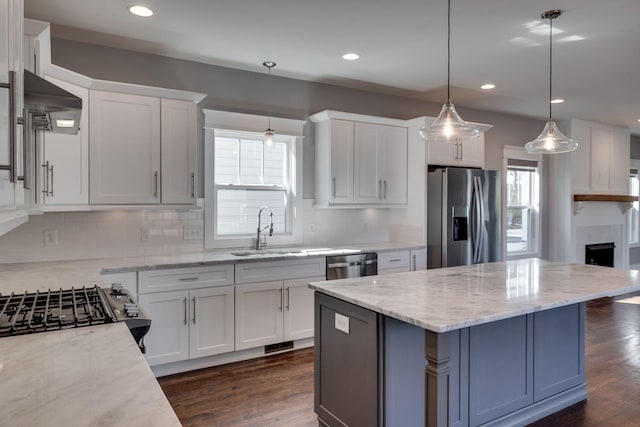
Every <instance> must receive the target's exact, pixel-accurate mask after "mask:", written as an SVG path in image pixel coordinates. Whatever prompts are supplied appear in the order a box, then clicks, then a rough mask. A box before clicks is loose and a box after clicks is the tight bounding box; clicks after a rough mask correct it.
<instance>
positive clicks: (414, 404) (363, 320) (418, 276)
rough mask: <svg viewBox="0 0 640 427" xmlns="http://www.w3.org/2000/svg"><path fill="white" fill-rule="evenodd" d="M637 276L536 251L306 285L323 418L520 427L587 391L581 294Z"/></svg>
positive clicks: (616, 291) (607, 289) (603, 291)
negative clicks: (311, 292) (536, 255)
mask: <svg viewBox="0 0 640 427" xmlns="http://www.w3.org/2000/svg"><path fill="white" fill-rule="evenodd" d="M639 275H640V273H639V272H637V271H627V270H619V269H610V268H605V267H595V266H587V265H577V264H566V263H554V262H549V261H543V260H538V259H528V260H518V261H508V262H501V263H491V264H480V265H474V266H464V267H454V268H445V269H438V270H429V271H421V272H411V273H400V274H395V275H389V276H370V277H361V278H355V279H345V280H338V281H331V282H324V283H322V282H317V283H312V284H310V286H311V287H312V288H313V289H315V290H316V291H317V292H316V306H315V316H316V335H315V336H316V349H315V351H316V354H315V356H316V357H315V411H316V414H317V415H318V419H319V420H320V421H321V422H322V423H324V424H326V425H329V426H344V425H347V426H350V427H358V426H368V427H369V426H387V427H395V426H403V427H404V426H430V427H431V426H438V427H440V426H523V425H526V424H528V423H531V422H533V421H535V420H538V419H540V418H543V417H545V416H547V415H550V414H552V413H554V412H557V411H558V410H560V409H563V408H566V407H568V406H570V405H572V404H574V403H577V402H580V401H582V400H585V399H586V398H587V395H586V389H585V377H584V362H585V361H584V354H585V352H584V337H585V330H584V325H585V306H584V303H585V301H588V300H591V299H596V298H600V297H604V296H615V295H620V294H624V293H628V292H632V291H636V290H639V289H640V276H639Z"/></svg>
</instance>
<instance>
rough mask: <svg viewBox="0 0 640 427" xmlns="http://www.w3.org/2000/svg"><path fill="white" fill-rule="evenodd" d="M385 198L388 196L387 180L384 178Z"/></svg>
mask: <svg viewBox="0 0 640 427" xmlns="http://www.w3.org/2000/svg"><path fill="white" fill-rule="evenodd" d="M384 198H385V199H386V198H387V180H386V179H385V180H384Z"/></svg>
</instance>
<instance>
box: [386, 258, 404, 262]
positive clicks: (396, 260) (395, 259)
mask: <svg viewBox="0 0 640 427" xmlns="http://www.w3.org/2000/svg"><path fill="white" fill-rule="evenodd" d="M400 261H402V259H401V258H394V259H390V260H389V262H400Z"/></svg>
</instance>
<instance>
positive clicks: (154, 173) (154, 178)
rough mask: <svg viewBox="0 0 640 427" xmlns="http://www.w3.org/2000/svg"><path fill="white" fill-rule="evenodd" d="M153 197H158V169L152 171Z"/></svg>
mask: <svg viewBox="0 0 640 427" xmlns="http://www.w3.org/2000/svg"><path fill="white" fill-rule="evenodd" d="M153 182H154V186H153V197H158V171H154V172H153Z"/></svg>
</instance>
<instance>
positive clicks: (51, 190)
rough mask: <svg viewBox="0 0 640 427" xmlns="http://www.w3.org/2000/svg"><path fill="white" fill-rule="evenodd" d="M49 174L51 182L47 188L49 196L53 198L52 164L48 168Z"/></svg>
mask: <svg viewBox="0 0 640 427" xmlns="http://www.w3.org/2000/svg"><path fill="white" fill-rule="evenodd" d="M49 173H50V174H51V181H49V183H50V184H51V188H49V196H50V197H53V164H52V165H51V166H49Z"/></svg>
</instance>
